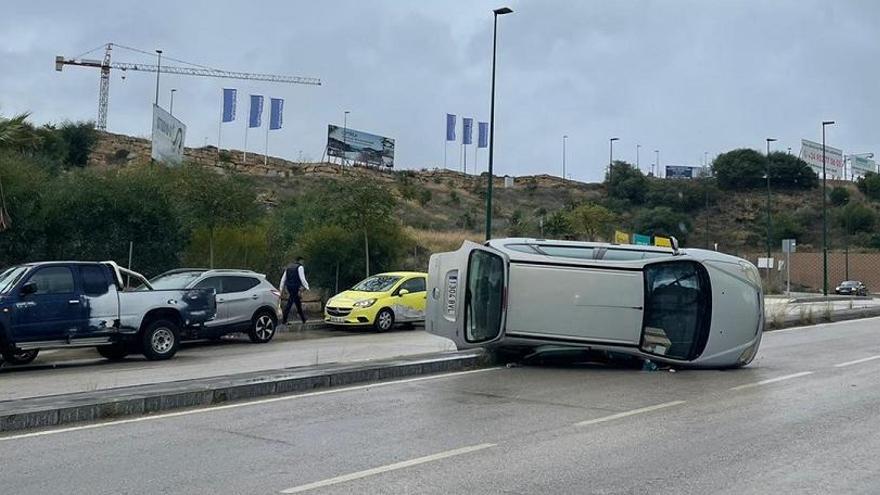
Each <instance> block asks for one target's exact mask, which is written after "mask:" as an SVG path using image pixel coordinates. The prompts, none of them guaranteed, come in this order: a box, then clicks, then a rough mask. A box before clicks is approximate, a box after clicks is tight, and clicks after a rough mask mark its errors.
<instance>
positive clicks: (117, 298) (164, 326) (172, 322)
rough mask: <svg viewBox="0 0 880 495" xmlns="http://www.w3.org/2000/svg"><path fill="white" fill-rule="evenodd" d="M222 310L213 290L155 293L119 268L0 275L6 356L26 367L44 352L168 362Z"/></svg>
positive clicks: (66, 265) (55, 268) (36, 267)
mask: <svg viewBox="0 0 880 495" xmlns="http://www.w3.org/2000/svg"><path fill="white" fill-rule="evenodd" d="M132 279H134V280H133V281H132ZM132 282H133V283H132ZM134 286H136V287H137V289H129V288H128V287H134ZM216 310H217V303H216V300H215V294H214V290H213V289H186V290H153V288H152V286H150V284H149V282H148V281H147V280H146V278H145V277H143V276H142V275H140V274H139V273H136V272H132V271H129V270H126V269H124V268H122V267H119V266H118V265H116V264H115V263H113V262H101V263H98V262H78V261H57V262H43V263H28V264H23V265H18V266H13V267H11V268H7V269H5V270H3V271H2V272H0V356H2V358H3V361H5V362H6V363H9V364H27V363H30V362H31V361H33V360H34V359H35V358H36V357H37V353H38V352H39V351H40V349H58V348H71V347H95V348H96V349H97V350H98V353H100V354H101V355H102V356H103V357H105V358H107V359H111V360H118V359H122V358H124V357H125V356H126V355H128V354H130V353H133V352H141V353H143V355H144V356H145V357H146V358H147V359H150V360H159V359H168V358H171V357H172V356H174V354H175V353H176V352H177V348H178V346H179V343H180V340H181V338H182V337H185V336H186V335H187V333H188V332H195V331H197V329H198V328H199V327H201V326H202V325H203V324H204V323H205V322H207V321H210V320H211V319H212V318H214V316H215V313H216Z"/></svg>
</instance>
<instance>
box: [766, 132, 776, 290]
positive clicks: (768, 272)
mask: <svg viewBox="0 0 880 495" xmlns="http://www.w3.org/2000/svg"><path fill="white" fill-rule="evenodd" d="M773 141H776V139H775V138H767V165H766V175H767V284H770V277H771V275H772V273H773V267H772V266H770V257H771V254H770V249H771V246H770V237H771V235H772V227H771V225H772V223H771V218H770V143H772V142H773Z"/></svg>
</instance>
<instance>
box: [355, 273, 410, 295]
mask: <svg viewBox="0 0 880 495" xmlns="http://www.w3.org/2000/svg"><path fill="white" fill-rule="evenodd" d="M400 278H401V277H398V276H396V275H375V276H372V277H370V278H367V279H364V280H362V281H360V282H359V283H358V284H357V285H355V286H354V287H352V288H351V290H358V291H363V292H385V291H387V290H390V289H391V288H392V287H394V284H396V283H397V282H398V281H399V280H400Z"/></svg>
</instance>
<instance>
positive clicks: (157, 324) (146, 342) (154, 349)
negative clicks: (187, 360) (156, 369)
mask: <svg viewBox="0 0 880 495" xmlns="http://www.w3.org/2000/svg"><path fill="white" fill-rule="evenodd" d="M141 343H142V345H143V353H144V356H145V357H146V358H147V359H149V360H150V361H158V360H160V359H170V358H171V357H173V356H174V354H175V353H177V347H178V346H179V345H180V329H178V328H177V325H176V324H174V322H171V321H168V320H156V321H154V322H152V323H150V324H149V325H148V326H147V329H146V330H144V335H143V338H142V340H141Z"/></svg>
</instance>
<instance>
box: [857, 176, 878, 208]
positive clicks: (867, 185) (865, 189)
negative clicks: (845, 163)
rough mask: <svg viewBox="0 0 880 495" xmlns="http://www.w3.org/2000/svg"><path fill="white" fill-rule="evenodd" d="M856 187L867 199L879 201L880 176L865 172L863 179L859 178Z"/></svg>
mask: <svg viewBox="0 0 880 495" xmlns="http://www.w3.org/2000/svg"><path fill="white" fill-rule="evenodd" d="M856 186H857V187H858V188H859V191H861V192H862V194H864V195H865V196H867V197H868V199H871V200H872V201H880V174H876V173H874V172H866V173H865V176H864V177H859V179H858V180H857V181H856Z"/></svg>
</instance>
